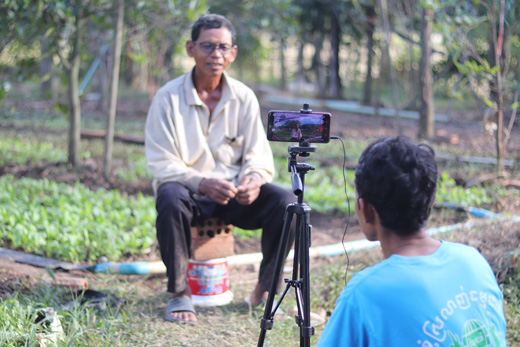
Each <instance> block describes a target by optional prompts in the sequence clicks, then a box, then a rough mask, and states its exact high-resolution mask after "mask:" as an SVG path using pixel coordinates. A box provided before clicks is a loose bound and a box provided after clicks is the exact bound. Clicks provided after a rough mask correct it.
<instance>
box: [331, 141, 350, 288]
mask: <svg viewBox="0 0 520 347" xmlns="http://www.w3.org/2000/svg"><path fill="white" fill-rule="evenodd" d="M330 138H331V139H333V140H340V141H341V146H343V186H344V189H345V197H346V198H347V211H348V212H347V224H346V225H345V230H344V231H343V237H342V238H341V244H342V245H343V250H344V251H345V255H346V256H347V267H346V268H345V285H347V278H348V268H349V266H350V257H349V256H348V252H347V248H346V247H345V237H346V236H347V231H348V227H349V225H350V198H349V197H348V194H347V176H346V174H345V170H346V169H345V166H346V164H347V151H346V150H345V143H344V142H343V140H342V139H341V138H340V137H338V136H331V137H330Z"/></svg>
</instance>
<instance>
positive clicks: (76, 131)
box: [67, 0, 84, 168]
mask: <svg viewBox="0 0 520 347" xmlns="http://www.w3.org/2000/svg"><path fill="white" fill-rule="evenodd" d="M75 7H76V9H77V14H76V30H75V32H74V35H73V38H72V49H71V51H70V54H69V58H68V61H69V64H70V67H69V69H68V71H67V73H68V75H69V76H68V77H69V88H68V94H69V106H70V107H69V115H70V119H69V163H71V164H72V166H74V167H75V168H77V167H78V166H79V163H80V145H81V135H80V132H81V103H80V100H79V94H78V90H79V67H80V63H81V52H80V49H81V34H82V31H83V24H84V18H83V8H82V4H81V0H76V5H75Z"/></svg>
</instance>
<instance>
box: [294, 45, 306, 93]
mask: <svg viewBox="0 0 520 347" xmlns="http://www.w3.org/2000/svg"><path fill="white" fill-rule="evenodd" d="M304 45H305V41H304V40H303V39H300V40H299V42H298V63H297V64H298V65H297V66H298V68H297V70H296V83H298V84H300V83H304V82H306V81H307V79H306V78H305V67H304V65H303V48H304V47H305V46H304Z"/></svg>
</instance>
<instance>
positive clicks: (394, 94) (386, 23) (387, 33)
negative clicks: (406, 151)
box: [380, 0, 402, 135]
mask: <svg viewBox="0 0 520 347" xmlns="http://www.w3.org/2000/svg"><path fill="white" fill-rule="evenodd" d="M380 6H381V18H382V20H383V28H384V30H385V38H386V45H385V50H386V57H387V59H388V69H389V71H390V83H391V85H392V99H393V102H394V111H395V122H396V125H397V132H398V133H399V135H401V134H402V129H401V128H402V127H401V117H400V115H399V103H398V100H397V85H396V83H395V71H394V67H393V66H392V58H391V56H390V23H389V20H388V4H387V0H380Z"/></svg>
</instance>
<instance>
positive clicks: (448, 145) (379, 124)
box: [0, 101, 520, 294]
mask: <svg viewBox="0 0 520 347" xmlns="http://www.w3.org/2000/svg"><path fill="white" fill-rule="evenodd" d="M261 105H262V115H263V116H264V117H265V115H267V113H268V111H269V110H272V109H290V108H288V107H287V105H278V104H267V103H263V102H262V101H261ZM47 106H48V105H44V104H42V102H39V103H34V104H31V103H28V102H27V103H24V105H23V106H22V107H24V108H31V107H32V108H35V109H37V108H45V107H47ZM82 107H84V108H85V109H86V110H89V112H92V110H93V109H95V105H94V104H91V103H89V102H85V103H84V105H82ZM147 107H148V106H147V102H146V101H143V102H141V103H139V102H133V103H132V104H131V105H130V104H126V103H125V104H123V105H118V114H117V117H118V118H125V117H128V118H129V119H130V118H134V119H135V118H138V119H143V120H144V119H145V117H146V112H147ZM320 111H329V112H331V113H332V115H333V118H332V129H333V130H332V135H336V136H340V137H341V138H351V139H363V140H365V139H367V138H376V137H380V136H394V135H398V134H399V129H398V127H397V126H396V124H397V122H396V121H395V120H394V119H390V118H388V117H376V116H367V115H357V114H352V113H346V112H340V111H335V110H327V109H322V110H320ZM439 113H444V114H449V116H450V118H451V120H450V121H449V122H444V123H437V124H436V130H435V137H434V139H433V140H432V141H431V142H432V143H434V144H435V145H436V146H437V148H440V149H441V150H442V151H447V152H449V151H450V150H452V149H454V148H456V149H457V150H458V152H462V153H468V154H472V155H474V156H480V155H481V154H483V153H491V155H487V156H488V157H489V156H492V154H493V153H494V145H493V142H492V140H491V138H490V137H489V136H487V135H486V133H485V131H484V129H483V127H482V122H481V117H480V115H479V114H478V113H467V112H458V113H457V112H442V110H441V111H439ZM265 121H266V120H265V119H264V122H265ZM264 124H265V123H264ZM400 124H401V131H402V134H404V135H407V136H409V137H411V138H416V134H417V133H418V122H417V121H414V120H401V123H400ZM506 124H507V121H506ZM17 130H18V131H21V132H24V131H30V132H33V133H34V132H36V133H37V132H43V131H47V130H44V129H33V128H32V129H28V128H18V129H17ZM518 132H519V130H517V129H516V128H514V129H513V132H512V134H511V140H510V142H509V145H508V152H509V153H510V154H512V157H513V158H515V159H518V158H519V156H520V136H518V135H519V133H518ZM347 151H348V149H347ZM115 165H117V163H115ZM352 165H355V164H352ZM462 165H463V164H462ZM116 168H117V167H115V169H116ZM7 173H11V174H14V175H15V176H16V177H31V178H42V177H46V178H48V179H51V180H56V181H59V182H65V183H69V184H75V182H78V181H79V182H81V183H83V184H85V185H86V186H88V187H89V188H91V189H98V188H101V187H102V188H105V189H118V190H119V191H121V192H123V193H125V194H128V195H133V194H137V193H142V194H144V195H152V194H153V192H152V189H151V182H149V181H141V182H133V183H127V182H122V181H118V180H116V179H114V178H109V179H107V178H105V177H104V176H103V172H102V159H101V158H94V159H89V160H86V161H84V162H82V165H81V170H74V169H73V168H71V167H70V166H69V165H68V164H65V163H34V164H28V165H23V166H15V165H8V166H4V167H0V175H4V174H7ZM510 174H512V175H514V174H515V173H514V172H511V173H510ZM455 176H457V174H455ZM455 178H456V179H457V182H458V183H460V184H464V183H467V182H466V180H467V178H465V177H464V176H463V175H458V177H455ZM511 189H514V188H511ZM311 207H312V206H311ZM489 208H490V209H491V210H493V211H495V212H508V213H511V214H513V215H520V199H517V198H504V199H497V200H496V201H495V202H494V203H493V204H492V206H489ZM461 219H462V220H464V219H466V216H465V215H462V216H460V215H459V216H455V217H453V220H452V221H450V222H458V221H460V220H461ZM311 224H312V225H313V238H312V242H313V246H319V245H325V244H336V243H339V242H341V241H342V239H343V238H344V239H345V240H346V241H349V240H356V239H362V238H363V235H362V234H361V232H360V230H359V227H358V223H357V220H356V218H355V217H353V218H351V220H350V223H349V226H348V232H347V233H345V230H346V226H347V218H346V216H344V215H341V214H327V215H322V214H319V213H315V212H314V211H313V212H312V213H311ZM444 224H446V223H444ZM344 234H345V236H343V235H344ZM498 235H500V237H504V235H502V234H498ZM498 235H497V233H496V232H495V233H492V232H490V233H489V234H488V235H485V236H483V239H486V240H487V239H497V238H498V237H499V236H498ZM519 241H520V240H519ZM487 244H494V245H496V246H500V245H501V244H503V243H500V242H493V241H489V242H488V243H487ZM517 244H518V243H517ZM509 246H510V244H509ZM259 251H260V245H259V242H258V240H254V239H249V240H243V239H240V238H236V239H235V252H236V253H239V254H241V253H250V252H259ZM496 253H497V254H502V255H503V254H504V252H503V250H499V251H497V252H496ZM154 258H156V259H158V255H157V254H155V256H154ZM497 261H498V262H500V260H497ZM13 273H15V272H13ZM20 281H23V279H21V280H20ZM1 282H4V284H5V281H1ZM14 282H16V279H14ZM10 283H13V281H10ZM0 287H1V286H0ZM0 289H1V288H0ZM11 289H12V288H11ZM3 290H4V291H5V290H7V289H6V288H3ZM0 294H3V293H2V291H1V290H0Z"/></svg>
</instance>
